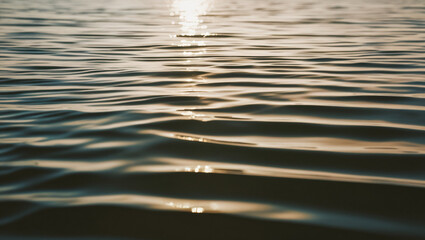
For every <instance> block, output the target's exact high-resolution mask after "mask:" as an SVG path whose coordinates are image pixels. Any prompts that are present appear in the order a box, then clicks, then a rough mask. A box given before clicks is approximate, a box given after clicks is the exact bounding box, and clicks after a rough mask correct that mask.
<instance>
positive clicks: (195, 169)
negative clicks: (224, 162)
mask: <svg viewBox="0 0 425 240" xmlns="http://www.w3.org/2000/svg"><path fill="white" fill-rule="evenodd" d="M184 171H185V172H195V173H212V172H214V169H213V168H211V167H210V166H201V165H198V166H196V167H186V168H185V169H184Z"/></svg>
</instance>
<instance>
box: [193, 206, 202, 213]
mask: <svg viewBox="0 0 425 240" xmlns="http://www.w3.org/2000/svg"><path fill="white" fill-rule="evenodd" d="M203 212H204V208H201V207H194V208H192V213H203Z"/></svg>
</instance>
